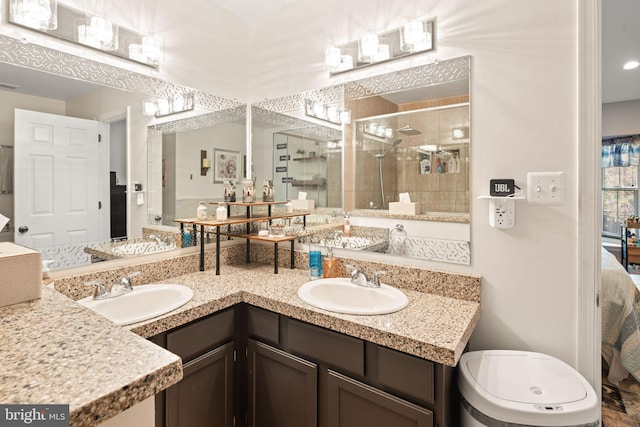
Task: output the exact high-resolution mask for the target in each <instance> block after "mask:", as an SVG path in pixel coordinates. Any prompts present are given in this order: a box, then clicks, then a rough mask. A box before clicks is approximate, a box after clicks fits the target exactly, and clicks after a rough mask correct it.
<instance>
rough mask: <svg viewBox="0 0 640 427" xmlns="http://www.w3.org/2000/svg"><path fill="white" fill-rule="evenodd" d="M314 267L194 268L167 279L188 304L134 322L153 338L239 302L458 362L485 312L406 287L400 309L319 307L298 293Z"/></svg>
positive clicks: (420, 354)
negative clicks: (363, 311)
mask: <svg viewBox="0 0 640 427" xmlns="http://www.w3.org/2000/svg"><path fill="white" fill-rule="evenodd" d="M308 274H309V273H308V271H306V270H298V269H294V270H290V269H284V268H283V269H280V271H279V274H273V267H271V266H267V265H259V264H249V265H242V266H233V265H226V266H224V269H222V274H221V275H219V276H216V275H215V272H213V271H204V272H198V273H191V274H187V275H184V276H179V277H174V278H171V279H169V280H166V281H164V282H165V283H176V284H183V285H186V286H189V287H190V288H191V289H193V291H194V296H193V299H192V300H191V301H189V302H188V303H187V304H185V305H184V306H182V307H180V308H178V309H176V310H174V311H172V312H171V313H168V314H166V315H164V316H160V317H158V318H155V319H152V320H149V321H146V322H141V323H138V324H133V325H129V329H130V330H131V331H133V332H135V333H137V334H139V335H140V336H143V337H151V336H154V335H156V334H159V333H161V332H164V331H167V330H170V329H173V328H175V327H178V326H180V325H183V324H185V323H187V322H190V321H193V320H195V319H198V318H200V317H203V316H206V315H208V314H211V313H214V312H216V311H219V310H222V309H224V308H227V307H230V306H232V305H234V304H237V303H239V302H246V303H248V304H251V305H254V306H257V307H261V308H264V309H267V310H270V311H273V312H275V313H278V314H283V315H285V316H289V317H292V318H295V319H298V320H302V321H305V322H309V323H312V324H314V325H317V326H322V327H325V328H327V329H331V330H334V331H337V332H341V333H344V334H347V335H350V336H353V337H357V338H361V339H364V340H367V341H370V342H373V343H376V344H380V345H383V346H386V347H389V348H393V349H395V350H399V351H402V352H405V353H409V354H413V355H415V356H418V357H422V358H425V359H429V360H432V361H434V362H438V363H442V364H444V365H447V366H455V365H456V364H457V363H458V360H459V358H460V356H461V355H462V352H463V350H464V348H465V346H466V345H467V343H468V341H469V338H470V337H471V333H472V332H473V330H474V328H475V326H476V324H477V322H478V319H479V317H480V303H479V302H475V301H467V300H464V299H458V298H451V297H444V296H439V295H434V294H430V293H425V292H418V291H414V290H410V289H403V292H405V293H406V295H407V297H408V298H409V305H408V306H407V307H406V308H405V309H403V310H401V311H398V312H396V313H391V314H386V315H374V316H359V315H348V314H339V313H333V312H329V311H326V310H322V309H319V308H316V307H314V306H312V305H309V304H307V303H305V302H303V301H302V300H301V299H300V298H298V295H297V290H298V287H299V286H300V285H301V284H302V283H304V282H306V281H308Z"/></svg>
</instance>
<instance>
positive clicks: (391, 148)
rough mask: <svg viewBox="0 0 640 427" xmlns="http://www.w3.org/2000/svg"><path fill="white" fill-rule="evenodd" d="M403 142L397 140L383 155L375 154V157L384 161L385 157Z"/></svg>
mask: <svg viewBox="0 0 640 427" xmlns="http://www.w3.org/2000/svg"><path fill="white" fill-rule="evenodd" d="M401 142H402V140H401V139H396V140H395V141H393V144H391V145H390V146H389V148H387V149H386V150H385V151H384V152H383V153H378V154H374V157H375V158H376V159H382V158H383V157H384V156H386V155H387V153H388V152H389V151H391V150H393V149H394V148H396V147H397V146H398V145H400V143H401Z"/></svg>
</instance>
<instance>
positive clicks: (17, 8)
mask: <svg viewBox="0 0 640 427" xmlns="http://www.w3.org/2000/svg"><path fill="white" fill-rule="evenodd" d="M98 9H99V8H98ZM88 10H89V12H86V10H78V9H74V8H73V7H71V6H67V5H65V4H62V3H58V1H57V0H9V19H8V21H9V23H11V24H15V25H20V26H22V27H25V28H29V29H31V30H34V31H38V32H40V33H44V34H48V35H50V36H53V37H56V38H58V39H62V40H66V41H69V42H73V43H78V44H82V45H84V46H89V47H91V48H93V49H98V50H100V51H102V52H106V53H109V54H111V55H115V56H118V57H121V58H125V59H129V60H131V61H135V62H137V63H141V64H144V65H148V66H151V67H154V68H157V67H158V66H159V63H160V60H161V59H162V55H163V50H164V43H163V41H162V39H161V38H159V37H157V36H152V35H151V34H148V33H139V32H137V31H133V30H130V29H127V28H124V27H121V26H119V25H118V24H117V23H115V22H113V21H112V20H110V19H109V17H108V16H107V15H106V14H105V13H103V12H102V11H97V12H96V11H92V10H91V9H88Z"/></svg>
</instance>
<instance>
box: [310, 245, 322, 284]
mask: <svg viewBox="0 0 640 427" xmlns="http://www.w3.org/2000/svg"><path fill="white" fill-rule="evenodd" d="M309 273H310V275H311V280H317V279H320V278H321V277H322V252H320V251H309Z"/></svg>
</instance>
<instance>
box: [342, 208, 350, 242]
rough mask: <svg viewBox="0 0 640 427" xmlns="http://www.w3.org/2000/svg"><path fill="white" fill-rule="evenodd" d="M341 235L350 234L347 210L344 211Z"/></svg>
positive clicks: (346, 235) (347, 235)
mask: <svg viewBox="0 0 640 427" xmlns="http://www.w3.org/2000/svg"><path fill="white" fill-rule="evenodd" d="M342 235H343V236H345V237H349V236H351V223H350V222H349V212H345V213H344V224H342Z"/></svg>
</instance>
